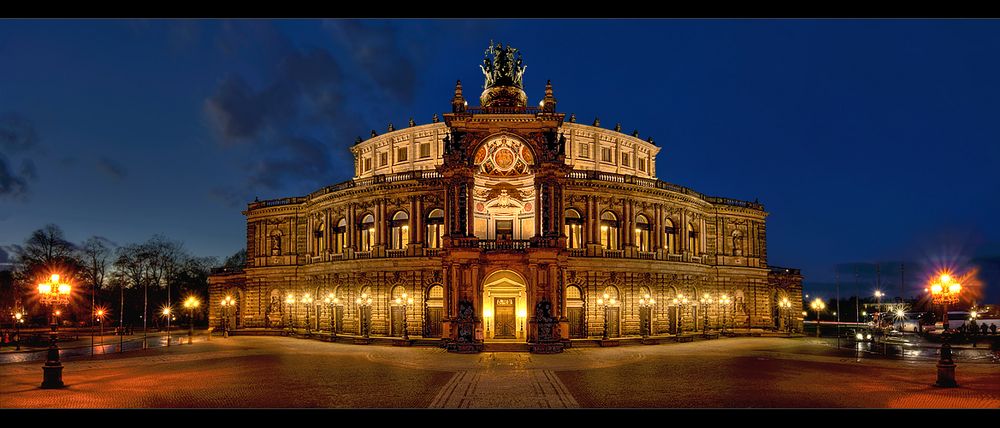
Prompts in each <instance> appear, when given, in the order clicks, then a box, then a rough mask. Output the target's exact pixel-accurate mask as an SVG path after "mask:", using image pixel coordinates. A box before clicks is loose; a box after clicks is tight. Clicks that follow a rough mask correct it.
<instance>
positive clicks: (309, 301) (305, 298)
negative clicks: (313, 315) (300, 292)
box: [302, 293, 313, 336]
mask: <svg viewBox="0 0 1000 428" xmlns="http://www.w3.org/2000/svg"><path fill="white" fill-rule="evenodd" d="M312 302H313V298H312V296H310V295H309V293H306V294H305V296H302V304H304V305H306V336H309V335H311V334H312V328H311V326H310V325H309V306H312Z"/></svg>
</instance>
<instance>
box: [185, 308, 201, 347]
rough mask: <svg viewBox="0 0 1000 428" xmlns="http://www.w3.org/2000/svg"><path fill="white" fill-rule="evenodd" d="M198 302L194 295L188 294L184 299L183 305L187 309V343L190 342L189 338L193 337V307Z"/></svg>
mask: <svg viewBox="0 0 1000 428" xmlns="http://www.w3.org/2000/svg"><path fill="white" fill-rule="evenodd" d="M200 304H201V302H200V301H199V300H198V298H197V297H194V296H189V297H188V298H187V299H185V300H184V307H185V308H187V310H188V327H189V329H188V345H190V344H191V340H192V338H193V337H194V309H195V308H197V307H198V305H200Z"/></svg>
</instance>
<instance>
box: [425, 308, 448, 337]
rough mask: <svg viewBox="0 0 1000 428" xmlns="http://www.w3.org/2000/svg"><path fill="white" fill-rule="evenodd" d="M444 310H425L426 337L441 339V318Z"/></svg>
mask: <svg viewBox="0 0 1000 428" xmlns="http://www.w3.org/2000/svg"><path fill="white" fill-rule="evenodd" d="M442 314H444V308H427V336H428V337H441V317H442Z"/></svg>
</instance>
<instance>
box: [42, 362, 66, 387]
mask: <svg viewBox="0 0 1000 428" xmlns="http://www.w3.org/2000/svg"><path fill="white" fill-rule="evenodd" d="M62 370H63V366H62V364H60V363H59V362H56V363H55V364H54V365H49V363H45V365H44V366H42V375H43V377H42V389H54V388H63V387H65V386H66V385H64V384H63V381H62Z"/></svg>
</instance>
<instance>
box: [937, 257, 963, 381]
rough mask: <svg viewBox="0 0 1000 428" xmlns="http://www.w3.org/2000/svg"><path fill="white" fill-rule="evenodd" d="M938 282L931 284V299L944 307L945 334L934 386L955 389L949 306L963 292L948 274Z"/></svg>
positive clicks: (942, 335)
mask: <svg viewBox="0 0 1000 428" xmlns="http://www.w3.org/2000/svg"><path fill="white" fill-rule="evenodd" d="M938 280H939V281H938V282H935V283H934V284H931V298H932V299H933V301H934V303H939V304H941V305H942V306H943V308H942V309H943V310H944V314H943V315H942V317H941V320H942V322H943V326H944V332H942V333H941V338H942V339H943V343H942V344H941V358H940V359H939V360H938V363H937V369H938V378H937V382H936V383H935V384H934V386H940V387H944V388H954V387H957V386H958V383H956V382H955V362H954V361H953V360H952V359H951V344H949V343H948V338H949V333H948V304H949V303H957V302H958V295H959V294H960V293H961V292H962V285H961V284H959V283H958V282H956V281H954V280H952V278H951V275H948V274H947V273H944V274H941V276H940V277H938Z"/></svg>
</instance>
